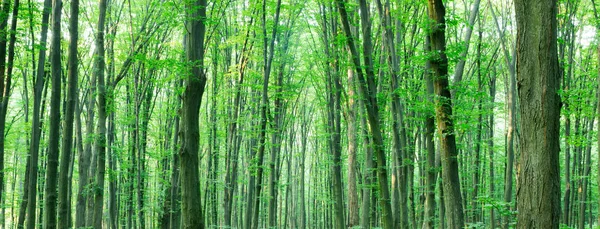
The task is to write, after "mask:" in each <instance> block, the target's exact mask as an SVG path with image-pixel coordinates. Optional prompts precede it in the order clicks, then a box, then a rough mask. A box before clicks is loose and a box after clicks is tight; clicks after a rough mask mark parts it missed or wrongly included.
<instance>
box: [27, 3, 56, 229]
mask: <svg viewBox="0 0 600 229" xmlns="http://www.w3.org/2000/svg"><path fill="white" fill-rule="evenodd" d="M51 6H52V2H51V1H50V0H44V11H43V14H42V31H41V38H40V44H42V46H43V47H45V45H46V40H47V38H48V21H49V17H50V8H51ZM45 63H46V49H45V48H40V54H39V57H38V64H37V66H38V69H37V74H36V79H35V83H34V88H33V90H34V93H33V94H34V96H33V118H32V124H31V137H32V140H31V143H30V144H31V145H30V147H29V155H30V157H31V170H30V171H29V183H28V184H27V185H28V190H29V193H28V194H29V196H28V197H27V229H34V228H35V226H36V220H35V218H36V217H35V216H36V210H37V202H36V198H37V179H38V161H39V151H40V137H41V132H42V124H41V118H40V116H41V114H40V112H41V103H42V93H43V90H44V81H45V74H46V72H45V71H44V64H45Z"/></svg>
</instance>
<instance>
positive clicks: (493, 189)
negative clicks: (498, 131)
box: [487, 68, 496, 228]
mask: <svg viewBox="0 0 600 229" xmlns="http://www.w3.org/2000/svg"><path fill="white" fill-rule="evenodd" d="M489 86H490V104H491V105H490V113H489V114H490V115H489V121H488V141H487V142H488V150H489V152H490V153H489V160H490V177H489V182H490V190H489V191H490V192H489V193H490V194H489V195H490V196H491V197H492V199H494V197H496V187H495V186H496V185H495V177H496V174H495V167H494V160H493V159H494V128H495V127H494V107H495V105H494V101H495V99H496V69H495V68H494V69H493V70H492V72H491V76H490V80H489ZM490 211H491V213H490V228H496V211H495V209H494V208H492V209H490Z"/></svg>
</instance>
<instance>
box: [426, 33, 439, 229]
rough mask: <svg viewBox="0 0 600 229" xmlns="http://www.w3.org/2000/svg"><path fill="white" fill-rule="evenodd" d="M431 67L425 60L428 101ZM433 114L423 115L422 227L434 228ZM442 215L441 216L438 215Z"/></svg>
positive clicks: (427, 46)
mask: <svg viewBox="0 0 600 229" xmlns="http://www.w3.org/2000/svg"><path fill="white" fill-rule="evenodd" d="M430 43H431V41H430V39H429V37H426V38H425V51H426V52H429V51H430V50H431V44H430ZM430 69H431V61H429V60H428V61H427V62H426V64H425V71H426V72H425V74H426V75H425V80H426V84H427V85H426V86H427V95H428V96H427V99H428V101H429V102H430V103H433V96H434V90H433V78H432V77H431V73H430V72H429V71H430ZM434 135H435V114H433V113H431V114H426V117H425V144H426V146H427V155H426V158H427V166H426V170H427V173H426V174H427V176H426V181H425V184H426V188H425V190H426V194H425V212H424V214H425V215H424V217H423V227H422V228H423V229H432V228H435V225H434V220H435V209H436V203H435V185H436V183H437V167H436V163H435V142H434V139H433V137H434ZM440 217H443V216H440Z"/></svg>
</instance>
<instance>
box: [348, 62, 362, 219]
mask: <svg viewBox="0 0 600 229" xmlns="http://www.w3.org/2000/svg"><path fill="white" fill-rule="evenodd" d="M353 82H354V72H353V70H352V69H351V68H349V69H348V93H347V94H348V102H347V111H346V123H347V125H348V127H347V132H346V134H347V136H348V172H347V174H348V175H347V176H348V227H350V228H352V227H354V226H359V223H360V218H359V213H360V212H359V208H358V191H357V185H356V174H357V171H356V167H357V161H356V150H357V147H358V142H357V140H356V136H357V133H356V132H357V131H356V126H357V122H356V110H357V109H358V106H357V105H356V103H355V101H354V99H355V97H356V95H355V91H354V84H353Z"/></svg>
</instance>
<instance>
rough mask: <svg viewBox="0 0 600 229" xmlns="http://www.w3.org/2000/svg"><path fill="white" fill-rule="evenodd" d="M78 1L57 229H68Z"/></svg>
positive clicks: (73, 22)
mask: <svg viewBox="0 0 600 229" xmlns="http://www.w3.org/2000/svg"><path fill="white" fill-rule="evenodd" d="M78 23H79V0H72V1H71V16H70V21H69V34H70V38H69V53H68V58H69V59H68V63H67V64H68V75H69V77H68V78H69V84H68V89H67V104H66V107H65V122H64V124H63V125H64V126H63V131H64V132H63V139H62V140H63V143H62V155H61V158H60V171H59V176H60V177H59V180H58V188H59V189H58V204H59V205H58V228H68V227H69V226H70V225H69V224H70V223H69V218H70V217H69V215H70V213H71V210H70V209H69V206H70V205H69V204H68V203H69V202H70V195H69V188H70V186H69V180H68V178H69V177H68V174H69V164H70V161H71V160H72V157H71V155H72V154H73V152H74V151H73V148H74V147H73V123H74V118H75V106H77V93H78V92H79V91H78V83H79V81H78V69H79V68H78V65H79V59H78V58H77V41H78V40H79V30H78V29H79V26H78Z"/></svg>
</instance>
